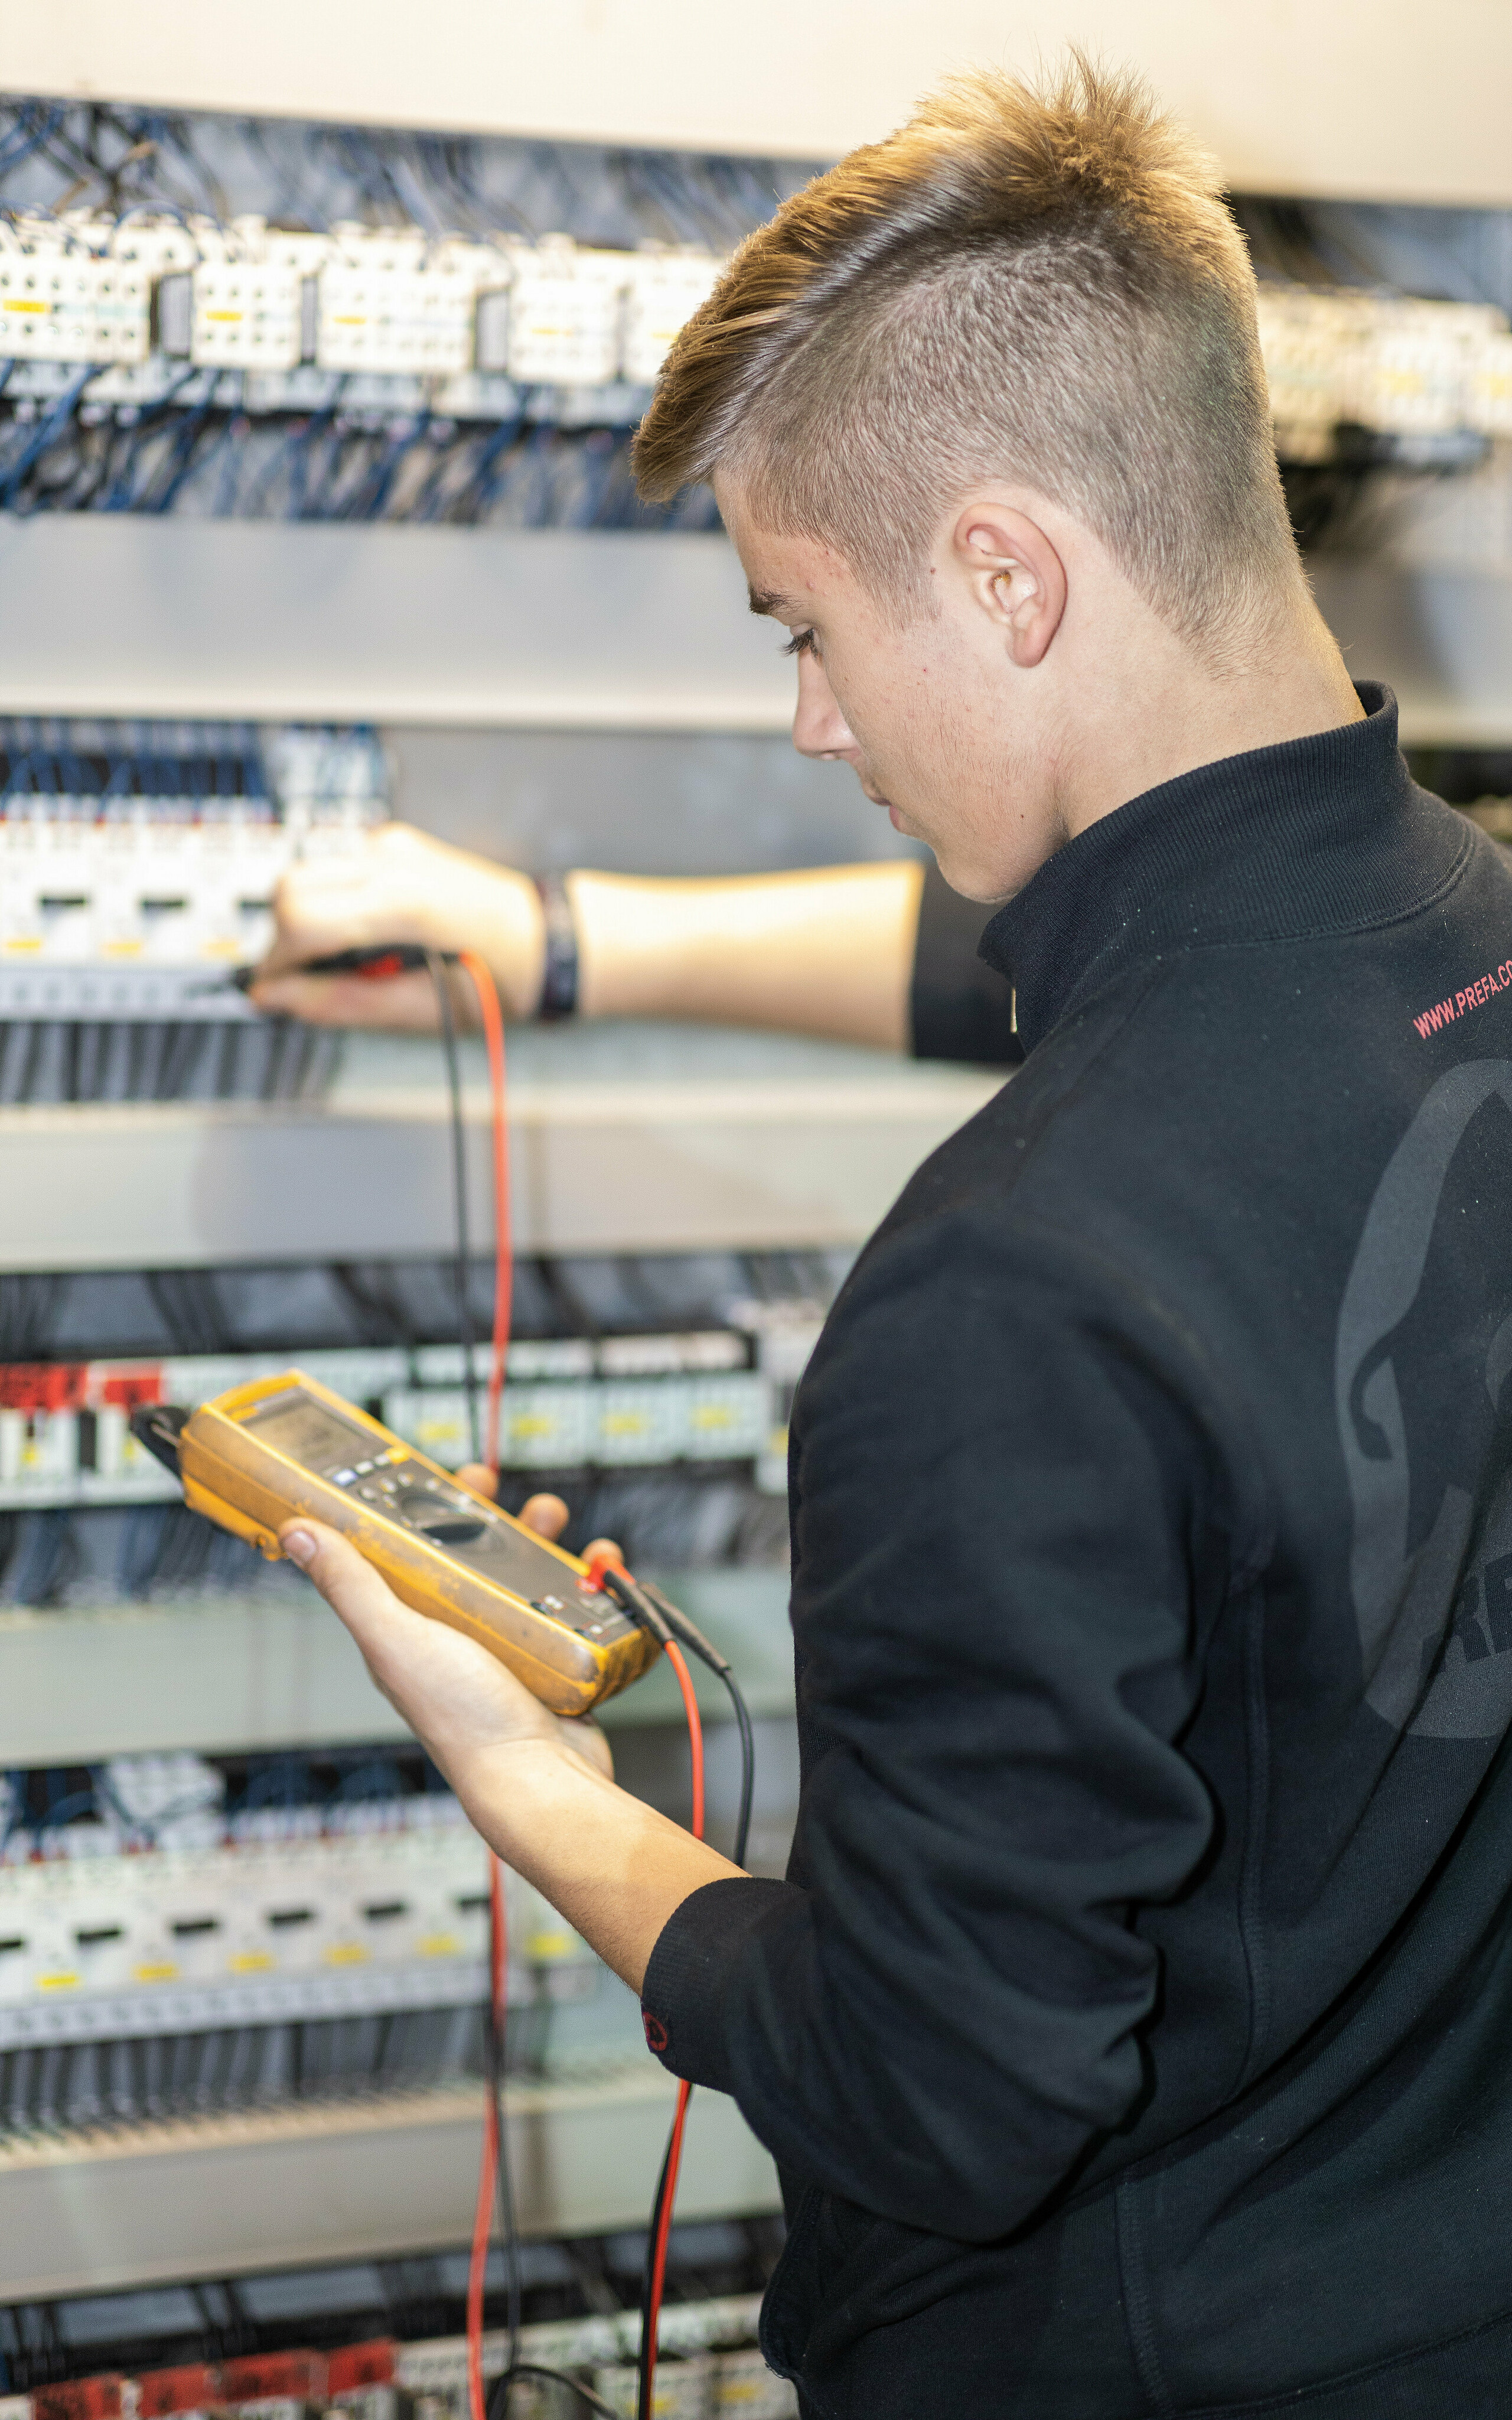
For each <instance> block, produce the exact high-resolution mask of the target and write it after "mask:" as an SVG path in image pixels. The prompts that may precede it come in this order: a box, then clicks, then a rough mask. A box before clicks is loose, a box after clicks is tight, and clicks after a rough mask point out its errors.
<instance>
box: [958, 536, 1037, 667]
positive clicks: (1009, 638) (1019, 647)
mask: <svg viewBox="0 0 1512 2420" xmlns="http://www.w3.org/2000/svg"><path fill="white" fill-rule="evenodd" d="M950 551H951V555H952V559H953V561H954V565H955V567H956V570H957V571H958V573H959V574H960V575H961V576H962V577H963V578H964V581H965V582H966V585H967V587H968V589H969V591H970V594H971V597H972V598H973V601H974V602H975V603H976V604H977V605H978V606H979V607H980V610H981V611H982V613H986V614H987V615H988V616H989V617H990V618H991V620H992V621H993V622H994V623H995V625H996V627H997V628H998V630H999V631H1000V632H1001V634H1002V638H1003V641H1004V643H1005V645H1006V648H1007V652H1008V655H1009V657H1010V658H1011V660H1012V662H1014V663H1015V664H1017V665H1018V666H1019V667H1020V669H1021V670H1022V671H1024V672H1032V670H1033V669H1034V666H1035V665H1036V664H1038V663H1040V662H1041V661H1042V660H1043V659H1044V656H1045V654H1046V653H1047V651H1048V649H1049V646H1050V643H1051V641H1052V640H1053V639H1054V637H1055V635H1056V632H1057V630H1058V629H1059V628H1060V622H1061V616H1062V614H1063V613H1065V611H1066V566H1065V565H1064V564H1063V563H1062V562H1061V560H1060V557H1059V555H1058V554H1057V552H1056V550H1055V548H1054V547H1053V546H1052V544H1051V543H1050V540H1049V539H1048V538H1047V537H1046V535H1045V534H1044V532H1043V530H1042V529H1041V527H1040V524H1039V522H1038V521H1032V520H1030V519H1029V517H1028V515H1027V513H1021V512H1017V511H1015V509H1014V508H1013V506H1012V505H1011V504H993V503H990V502H989V503H980V504H967V505H966V506H965V508H964V511H963V512H961V513H960V514H959V515H958V516H957V519H956V524H955V528H954V530H953V531H952V532H951V537H950Z"/></svg>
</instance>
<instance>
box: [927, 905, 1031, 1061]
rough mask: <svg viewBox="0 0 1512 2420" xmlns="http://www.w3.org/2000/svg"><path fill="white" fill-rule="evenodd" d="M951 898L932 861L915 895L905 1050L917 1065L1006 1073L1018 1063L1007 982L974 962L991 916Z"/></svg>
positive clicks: (1020, 1050)
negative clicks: (951, 1062) (948, 1063)
mask: <svg viewBox="0 0 1512 2420" xmlns="http://www.w3.org/2000/svg"><path fill="white" fill-rule="evenodd" d="M994 912H995V911H994V910H989V909H988V908H985V907H982V906H981V904H980V901H977V900H973V899H963V898H962V897H961V894H960V892H956V891H952V890H951V889H950V886H949V883H948V882H947V881H946V879H945V876H944V875H943V874H942V873H941V872H940V869H939V867H938V866H937V865H936V864H935V863H934V861H933V858H932V859H931V860H930V862H929V865H928V867H927V868H926V870H925V875H924V888H923V891H922V892H920V894H919V902H918V932H917V934H916V936H915V939H914V966H913V973H912V977H911V979H910V982H909V986H908V1027H909V1047H910V1049H911V1050H912V1052H913V1055H914V1057H915V1058H916V1059H955V1060H960V1061H963V1062H964V1063H967V1064H975V1065H978V1066H982V1067H1012V1066H1015V1065H1016V1064H1017V1063H1018V1062H1019V1061H1020V1060H1021V1059H1022V1058H1023V1056H1024V1050H1023V1047H1022V1045H1021V1044H1020V1041H1019V1038H1018V1035H1017V1033H1016V1032H1014V1030H1013V994H1012V990H1011V986H1010V985H1009V983H1008V981H1007V979H1006V977H1004V976H1002V975H1000V974H999V973H998V972H997V970H996V969H995V967H990V966H988V965H987V964H986V963H985V961H984V960H983V959H981V958H979V957H978V955H977V944H978V942H979V941H980V939H981V936H982V929H983V927H984V926H985V925H986V923H987V922H988V920H989V916H990V914H992V913H994Z"/></svg>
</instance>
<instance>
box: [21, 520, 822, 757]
mask: <svg viewBox="0 0 1512 2420" xmlns="http://www.w3.org/2000/svg"><path fill="white" fill-rule="evenodd" d="M44 522H45V526H44ZM81 597H87V598H88V599H89V611H88V613H87V614H85V615H81V613H80V611H79V600H80V598H81ZM0 713H7V714H85V715H96V714H100V715H128V716H132V717H140V716H163V717H167V718H169V719H171V720H177V719H178V718H181V717H190V718H194V719H199V718H205V717H222V716H225V717H230V718H231V719H233V720H239V721H262V720H268V721H314V722H380V721H381V722H393V723H446V724H451V725H454V726H456V727H460V728H466V727H473V728H500V727H517V728H526V729H536V730H540V729H547V730H562V731H583V730H601V731H602V730H611V731H758V732H759V731H785V730H786V729H787V727H788V724H789V723H790V722H791V721H792V719H793V670H792V666H791V665H789V664H785V663H784V662H783V661H782V659H781V656H780V653H779V650H778V649H777V648H776V647H775V646H774V645H773V644H772V634H771V626H770V625H769V624H764V623H760V622H753V621H752V620H751V618H750V614H749V612H748V604H747V596H746V582H745V575H744V574H743V572H742V571H741V568H740V565H739V562H738V560H737V559H736V556H735V553H734V551H733V548H732V547H731V546H730V545H729V544H728V542H727V541H726V540H725V539H724V538H723V537H721V536H717V535H715V536H698V535H678V534H649V533H640V534H635V533H626V532H623V531H581V530H523V531H522V530H510V531H494V530H490V531H487V532H486V533H481V534H480V533H478V532H474V531H471V530H449V529H431V528H408V527H404V526H402V525H391V526H388V527H385V526H382V525H376V526H374V527H371V528H368V527H357V528H350V527H348V528H340V527H329V528H328V527H324V526H320V525H316V524H310V523H307V524H290V523H288V522H286V521H278V522H268V521H235V520H220V521H216V520H208V521H197V520H157V519H153V518H152V517H150V516H146V515H141V514H129V513H50V514H47V515H45V516H44V517H43V518H42V519H41V520H17V519H14V518H12V517H9V516H0Z"/></svg>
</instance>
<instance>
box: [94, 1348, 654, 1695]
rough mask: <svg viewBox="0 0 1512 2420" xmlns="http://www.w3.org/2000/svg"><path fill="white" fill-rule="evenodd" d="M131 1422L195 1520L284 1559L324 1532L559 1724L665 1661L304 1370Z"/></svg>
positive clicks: (591, 1591)
mask: <svg viewBox="0 0 1512 2420" xmlns="http://www.w3.org/2000/svg"><path fill="white" fill-rule="evenodd" d="M132 1425H133V1427H134V1428H135V1430H136V1433H137V1435H139V1437H140V1438H141V1440H142V1442H143V1443H144V1444H145V1445H146V1446H147V1448H148V1449H149V1450H150V1451H151V1452H153V1453H154V1454H156V1456H157V1458H158V1459H159V1461H160V1462H162V1463H164V1464H166V1465H167V1466H168V1467H169V1468H170V1469H173V1470H176V1471H177V1475H178V1477H179V1479H180V1480H181V1481H182V1483H183V1490H184V1501H185V1502H186V1504H188V1505H189V1506H190V1508H191V1509H192V1511H193V1512H203V1513H204V1514H205V1516H206V1517H207V1519H208V1520H211V1521H214V1522H215V1523H217V1524H218V1526H219V1527H220V1528H223V1529H229V1530H231V1531H232V1533H233V1534H234V1535H235V1536H236V1537H239V1538H245V1539H246V1540H247V1541H248V1543H249V1544H252V1545H255V1546H258V1547H260V1548H261V1550H262V1552H263V1553H264V1554H265V1555H266V1556H267V1557H268V1558H269V1559H270V1561H276V1560H277V1559H279V1557H280V1555H281V1552H282V1549H281V1548H280V1546H279V1543H278V1532H279V1530H280V1529H281V1528H284V1527H285V1525H286V1524H287V1523H288V1522H289V1521H291V1520H294V1519H295V1518H297V1517H298V1515H300V1514H301V1513H303V1514H306V1515H307V1516H309V1517H310V1518H311V1519H313V1520H316V1521H324V1522H325V1523H326V1524H327V1525H328V1527H329V1528H332V1529H339V1530H340V1531H341V1533H342V1534H343V1536H344V1537H347V1538H349V1539H350V1540H351V1543H352V1544H353V1545H354V1546H355V1547H356V1548H357V1551H358V1553H359V1554H360V1555H362V1556H363V1559H365V1560H366V1561H367V1562H370V1563H371V1564H372V1565H373V1567H374V1569H375V1570H376V1571H378V1572H380V1573H381V1574H382V1575H383V1577H384V1578H385V1579H386V1580H387V1581H388V1584H389V1586H390V1588H392V1589H393V1592H394V1595H395V1596H396V1597H398V1598H399V1599H400V1600H401V1601H402V1603H404V1604H405V1605H408V1606H412V1607H413V1609H414V1611H415V1612H416V1613H424V1614H427V1615H429V1616H430V1618H431V1619H432V1621H444V1622H445V1623H446V1624H447V1625H448V1626H449V1627H450V1628H451V1629H453V1630H460V1631H462V1632H463V1633H465V1635H466V1636H467V1637H469V1638H475V1639H477V1641H478V1643H479V1644H480V1646H483V1647H486V1648H487V1650H488V1652H489V1653H490V1654H493V1655H497V1656H498V1658H499V1660H500V1662H501V1664H506V1665H507V1666H508V1667H509V1668H510V1670H511V1671H512V1672H513V1673H515V1674H516V1676H517V1678H518V1679H519V1680H521V1681H523V1682H524V1683H525V1685H526V1687H527V1688H528V1689H530V1690H531V1691H532V1694H533V1695H534V1696H535V1697H537V1698H539V1699H541V1701H542V1702H543V1704H545V1705H547V1706H549V1707H550V1708H551V1710H552V1712H553V1713H554V1714H586V1713H587V1712H588V1711H589V1709H590V1708H591V1707H593V1706H596V1705H598V1704H599V1703H600V1702H601V1701H602V1700H603V1699H605V1698H612V1697H614V1696H615V1695H616V1694H617V1693H618V1692H619V1691H620V1690H621V1689H625V1688H627V1687H628V1686H629V1684H630V1683H631V1682H632V1681H636V1680H639V1679H640V1674H641V1673H642V1672H643V1671H645V1670H646V1668H648V1666H649V1665H651V1664H652V1663H654V1662H655V1660H656V1656H657V1655H658V1654H659V1652H660V1650H659V1648H658V1646H657V1643H656V1639H655V1638H654V1637H651V1636H650V1634H649V1633H648V1632H647V1631H646V1630H644V1629H643V1628H642V1627H641V1626H640V1624H639V1623H637V1622H635V1621H631V1620H630V1618H629V1616H628V1615H627V1614H625V1613H624V1612H623V1611H622V1610H621V1608H620V1607H619V1606H617V1605H616V1604H615V1602H614V1600H613V1598H612V1597H611V1596H609V1594H608V1593H607V1592H605V1591H604V1590H601V1589H600V1588H598V1587H596V1586H595V1584H594V1579H593V1577H592V1575H591V1574H590V1572H589V1568H588V1565H587V1564H586V1563H585V1562H582V1561H581V1560H580V1559H579V1557H578V1556H576V1555H569V1554H568V1553H567V1552H566V1551H565V1550H564V1548H563V1547H561V1546H552V1545H548V1544H547V1542H546V1540H545V1539H544V1538H540V1537H538V1536H537V1535H536V1534H535V1532H534V1531H533V1530H532V1529H527V1528H525V1527H524V1525H523V1524H522V1523H521V1522H519V1521H517V1520H515V1519H514V1518H513V1517H512V1516H511V1515H510V1514H509V1513H507V1512H501V1511H500V1509H499V1507H498V1506H497V1505H495V1504H489V1503H487V1502H486V1501H485V1500H484V1498H483V1497H478V1496H473V1495H471V1494H470V1493H469V1492H468V1490H467V1489H466V1488H463V1487H459V1486H458V1485H457V1482H456V1481H455V1479H454V1478H453V1476H452V1474H451V1473H450V1472H449V1471H446V1470H443V1469H442V1468H441V1467H440V1465H439V1464H437V1463H434V1462H430V1461H427V1459H426V1457H425V1456H424V1454H423V1453H417V1452H416V1451H415V1450H414V1448H413V1447H412V1446H409V1445H407V1444H406V1443H405V1442H404V1439H403V1438H402V1437H397V1436H395V1435H393V1431H392V1430H390V1429H386V1428H384V1426H383V1425H382V1423H381V1421H378V1420H375V1419H370V1418H369V1416H368V1414H367V1413H366V1412H363V1411H359V1410H358V1408H357V1406H356V1405H355V1404H348V1403H345V1402H344V1401H343V1400H342V1398H341V1396H340V1395H337V1394H333V1393H332V1390H331V1389H330V1388H328V1387H322V1386H321V1385H320V1384H319V1382H318V1380H316V1379H315V1378H307V1377H306V1376H305V1375H304V1373H303V1372H302V1371H300V1370H285V1371H284V1372H283V1373H281V1374H280V1375H279V1376H277V1377H274V1378H258V1379H255V1380H254V1381H253V1382H252V1383H251V1384H250V1385H248V1386H245V1387H236V1388H232V1390H231V1392H230V1393H229V1394H225V1395H219V1396H217V1397H216V1399H215V1401H214V1402H213V1403H209V1404H201V1405H200V1407H199V1409H198V1410H197V1411H194V1412H191V1413H189V1414H188V1415H185V1414H184V1413H183V1412H181V1411H179V1410H177V1408H176V1407H174V1406H172V1405H169V1404H152V1405H149V1406H147V1407H145V1408H144V1409H142V1410H140V1411H138V1412H137V1413H135V1414H133V1416H132Z"/></svg>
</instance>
